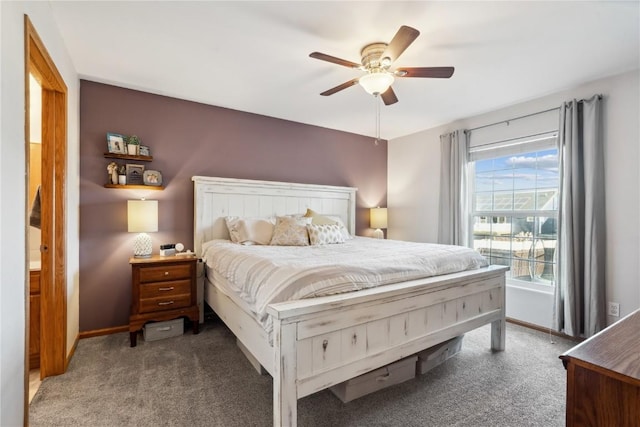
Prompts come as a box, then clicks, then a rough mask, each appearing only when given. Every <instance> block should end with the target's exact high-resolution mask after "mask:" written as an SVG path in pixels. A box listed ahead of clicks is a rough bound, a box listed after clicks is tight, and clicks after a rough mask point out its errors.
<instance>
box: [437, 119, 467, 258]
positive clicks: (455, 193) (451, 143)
mask: <svg viewBox="0 0 640 427" xmlns="http://www.w3.org/2000/svg"><path fill="white" fill-rule="evenodd" d="M440 152H441V158H440V159H441V160H440V221H439V223H438V243H442V244H447V245H461V246H466V245H467V244H468V242H467V234H468V223H469V221H468V219H467V216H468V215H467V206H466V205H467V204H466V200H467V195H466V191H467V189H466V182H467V175H466V168H467V135H466V134H465V132H464V131H462V130H457V131H455V132H452V133H448V134H445V135H440Z"/></svg>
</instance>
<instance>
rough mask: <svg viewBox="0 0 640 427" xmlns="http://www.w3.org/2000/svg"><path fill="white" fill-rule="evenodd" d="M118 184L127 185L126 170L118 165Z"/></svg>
mask: <svg viewBox="0 0 640 427" xmlns="http://www.w3.org/2000/svg"><path fill="white" fill-rule="evenodd" d="M118 184H120V185H127V169H126V168H125V167H124V165H120V167H119V168H118Z"/></svg>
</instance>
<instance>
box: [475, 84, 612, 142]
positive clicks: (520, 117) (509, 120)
mask: <svg viewBox="0 0 640 427" xmlns="http://www.w3.org/2000/svg"><path fill="white" fill-rule="evenodd" d="M594 97H597V98H598V99H602V98H603V95H602V94H600V93H598V94H596V95H594ZM582 101H585V100H584V99H581V100H580V101H579V102H582ZM559 109H560V107H555V108H549V109H548V110H543V111H538V112H537V113H531V114H525V115H524V116H518V117H514V118H513V119H507V120H501V121H499V122H495V123H491V124H488V125H483V126H478V127H475V128H471V129H465V130H464V133H468V132H471V131H474V130H478V129H484V128H487V127H489V126H495V125H499V124H501V123H509V122H512V121H514V120H519V119H524V118H526V117H531V116H536V115H538V114H544V113H548V112H549V111H553V110H559Z"/></svg>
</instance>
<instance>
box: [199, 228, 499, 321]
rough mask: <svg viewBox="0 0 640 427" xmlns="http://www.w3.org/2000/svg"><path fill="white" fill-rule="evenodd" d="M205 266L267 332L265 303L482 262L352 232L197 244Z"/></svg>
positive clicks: (467, 254)
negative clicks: (275, 241)
mask: <svg viewBox="0 0 640 427" xmlns="http://www.w3.org/2000/svg"><path fill="white" fill-rule="evenodd" d="M203 249H204V252H203V258H204V260H205V262H206V263H207V266H208V267H209V268H212V269H213V270H214V271H215V272H216V274H218V275H220V276H221V277H223V278H224V279H226V281H227V282H228V285H229V286H231V288H232V289H233V290H234V291H235V292H237V294H238V295H239V296H240V298H242V299H243V300H244V301H245V302H246V303H247V304H248V305H249V307H251V309H252V310H253V311H254V313H255V314H256V315H257V317H258V319H259V320H260V321H261V323H262V324H263V326H264V327H265V329H266V330H267V331H268V332H270V330H271V322H270V319H269V316H268V314H267V313H266V308H267V306H268V305H269V304H272V303H276V302H282V301H288V300H295V299H302V298H311V297H317V296H325V295H332V294H337V293H342V292H351V291H357V290H361V289H366V288H371V287H374V286H380V285H386V284H390V283H396V282H403V281H407V280H413V279H419V278H423V277H430V276H437V275H441V274H448V273H455V272H458V271H464V270H473V269H476V268H480V267H484V266H487V265H488V263H487V260H486V259H485V258H484V257H483V256H482V255H480V254H479V253H478V252H476V251H474V250H472V249H469V248H465V247H461V246H449V245H436V244H428V243H412V242H403V241H397V240H382V239H371V238H366V237H356V238H354V239H351V240H347V242H346V243H344V244H336V245H324V246H258V245H256V246H243V245H239V244H237V243H232V242H230V241H228V240H214V241H211V242H208V243H206V244H205V245H204V246H203Z"/></svg>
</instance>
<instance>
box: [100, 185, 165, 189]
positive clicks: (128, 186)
mask: <svg viewBox="0 0 640 427" xmlns="http://www.w3.org/2000/svg"><path fill="white" fill-rule="evenodd" d="M104 188H119V189H123V190H164V187H163V186H162V185H120V184H105V185H104Z"/></svg>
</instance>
